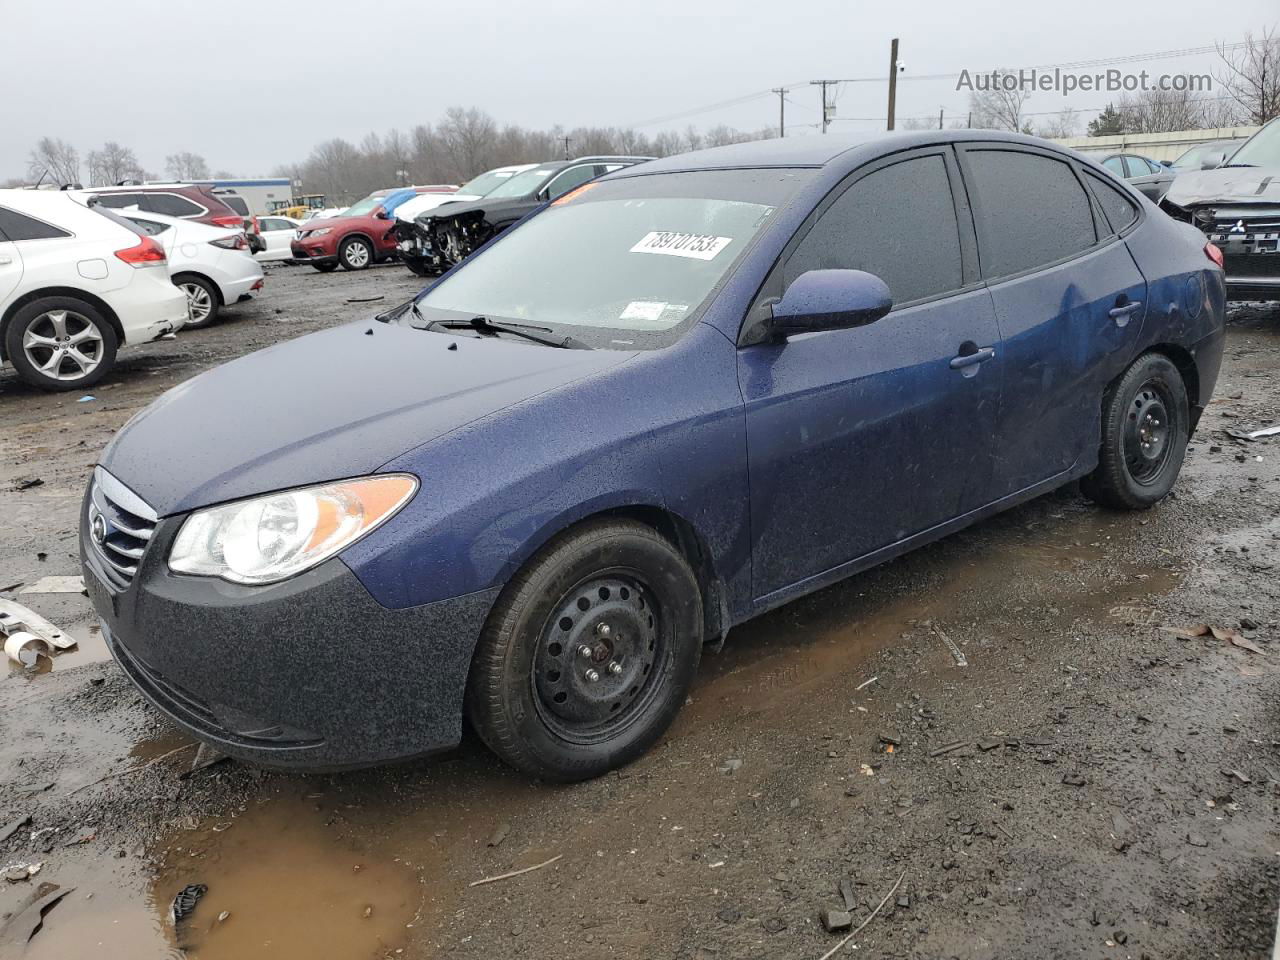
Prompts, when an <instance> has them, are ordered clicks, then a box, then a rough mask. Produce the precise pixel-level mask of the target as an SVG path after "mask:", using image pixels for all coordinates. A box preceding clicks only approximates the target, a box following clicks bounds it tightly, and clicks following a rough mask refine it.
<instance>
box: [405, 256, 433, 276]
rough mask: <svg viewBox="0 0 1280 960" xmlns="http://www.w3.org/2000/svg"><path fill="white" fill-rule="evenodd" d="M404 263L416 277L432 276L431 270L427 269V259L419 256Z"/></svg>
mask: <svg viewBox="0 0 1280 960" xmlns="http://www.w3.org/2000/svg"><path fill="white" fill-rule="evenodd" d="M402 259H403V258H402ZM404 265H405V266H406V267H408V268H409V272H410V273H412V274H413V275H414V276H415V277H429V276H431V271H430V270H428V269H427V262H426V261H425V260H419V259H417V258H414V259H412V260H405V261H404Z"/></svg>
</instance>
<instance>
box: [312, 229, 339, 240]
mask: <svg viewBox="0 0 1280 960" xmlns="http://www.w3.org/2000/svg"><path fill="white" fill-rule="evenodd" d="M331 230H333V227H321V228H320V229H319V230H311V231H309V232H308V233H307V234H306V236H307V237H308V238H311V239H314V238H315V237H323V236H324V235H325V234H326V233H329V232H330V231H331Z"/></svg>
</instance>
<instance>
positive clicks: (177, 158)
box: [164, 150, 209, 180]
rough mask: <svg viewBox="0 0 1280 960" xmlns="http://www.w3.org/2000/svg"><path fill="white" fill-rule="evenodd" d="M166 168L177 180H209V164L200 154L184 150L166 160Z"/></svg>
mask: <svg viewBox="0 0 1280 960" xmlns="http://www.w3.org/2000/svg"><path fill="white" fill-rule="evenodd" d="M164 168H165V171H166V172H167V173H168V174H169V176H171V177H173V179H175V180H208V179H209V164H207V163H206V162H205V159H204V157H202V156H200V154H198V153H191V152H190V151H187V150H184V151H182V152H181V153H171V154H169V155H168V156H167V157H165V158H164Z"/></svg>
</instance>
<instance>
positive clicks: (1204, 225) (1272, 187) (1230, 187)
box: [1160, 119, 1280, 300]
mask: <svg viewBox="0 0 1280 960" xmlns="http://www.w3.org/2000/svg"><path fill="white" fill-rule="evenodd" d="M1202 162H1203V165H1204V167H1205V169H1203V170H1200V171H1198V172H1196V171H1192V172H1188V173H1182V174H1179V176H1178V178H1177V179H1176V180H1175V181H1174V182H1173V186H1172V187H1170V188H1169V192H1168V193H1166V194H1165V197H1164V200H1163V201H1162V202H1161V204H1160V206H1161V208H1162V209H1163V210H1164V211H1165V212H1166V213H1168V214H1169V215H1170V216H1171V217H1174V218H1175V219H1177V220H1182V221H1185V222H1187V223H1190V224H1192V225H1194V226H1196V227H1198V228H1199V229H1200V230H1202V231H1203V232H1204V234H1205V235H1206V236H1207V237H1208V239H1209V240H1210V241H1211V242H1213V243H1214V244H1216V245H1217V246H1219V247H1220V248H1221V249H1222V254H1223V258H1224V262H1225V266H1226V274H1227V296H1228V297H1230V298H1231V299H1232V300H1280V119H1276V120H1272V121H1271V122H1270V123H1268V124H1267V125H1266V126H1264V127H1263V128H1262V129H1261V130H1259V131H1258V132H1257V133H1255V134H1254V135H1253V136H1252V137H1250V138H1249V139H1248V140H1246V141H1245V142H1244V143H1243V144H1242V145H1241V146H1240V147H1239V148H1238V149H1236V150H1235V152H1234V153H1232V154H1231V158H1230V159H1229V160H1226V161H1225V162H1224V161H1223V157H1222V155H1211V156H1208V157H1205V158H1204V159H1203V161H1202ZM1219 164H1221V165H1219Z"/></svg>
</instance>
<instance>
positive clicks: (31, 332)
mask: <svg viewBox="0 0 1280 960" xmlns="http://www.w3.org/2000/svg"><path fill="white" fill-rule="evenodd" d="M119 346H120V340H119V337H117V336H116V332H115V329H114V328H113V327H112V326H111V324H110V323H108V322H107V320H106V318H105V317H104V316H103V315H102V312H101V311H100V310H98V308H97V307H95V306H93V305H92V304H90V303H87V302H85V301H84V300H77V299H76V298H75V297H42V298H41V299H39V300H33V301H32V302H31V303H28V304H27V305H26V306H24V307H22V308H21V309H19V310H18V311H17V312H16V313H14V315H13V317H12V318H11V319H10V321H9V326H8V328H7V329H6V331H5V337H4V352H5V356H6V357H8V358H9V361H10V362H11V363H12V364H13V367H14V369H15V370H16V371H17V373H18V376H20V377H21V378H22V379H23V380H25V381H26V382H27V383H29V384H31V385H32V386H34V387H39V388H41V389H42V390H58V391H61V390H83V389H84V388H85V387H91V386H93V385H94V384H95V383H97V382H98V381H99V380H101V379H102V378H103V377H105V376H106V375H107V374H108V373H109V372H110V371H111V368H112V367H114V366H115V362H116V350H117V349H118V348H119ZM59 351H60V352H59ZM77 371H78V373H79V375H77Z"/></svg>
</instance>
